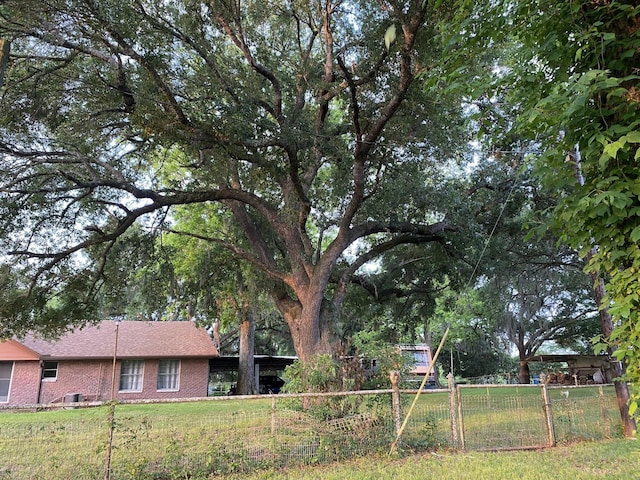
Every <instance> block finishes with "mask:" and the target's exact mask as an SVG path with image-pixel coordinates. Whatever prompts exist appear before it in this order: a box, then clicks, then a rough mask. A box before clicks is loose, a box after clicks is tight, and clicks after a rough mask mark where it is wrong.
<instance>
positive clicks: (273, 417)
mask: <svg viewBox="0 0 640 480" xmlns="http://www.w3.org/2000/svg"><path fill="white" fill-rule="evenodd" d="M275 434H276V396H275V395H273V394H272V395H271V435H275Z"/></svg>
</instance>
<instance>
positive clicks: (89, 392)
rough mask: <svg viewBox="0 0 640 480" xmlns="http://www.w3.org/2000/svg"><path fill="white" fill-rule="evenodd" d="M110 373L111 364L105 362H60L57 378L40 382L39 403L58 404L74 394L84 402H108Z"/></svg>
mask: <svg viewBox="0 0 640 480" xmlns="http://www.w3.org/2000/svg"><path fill="white" fill-rule="evenodd" d="M111 371H112V362H110V361H106V360H103V361H100V360H90V361H86V360H80V361H68V360H67V361H60V362H58V376H57V378H55V379H48V378H45V379H43V380H42V388H41V393H40V403H51V402H60V401H62V400H64V397H65V395H68V394H75V393H80V394H82V397H83V399H84V400H109V394H110V392H111ZM116 382H117V378H116ZM116 388H117V387H116Z"/></svg>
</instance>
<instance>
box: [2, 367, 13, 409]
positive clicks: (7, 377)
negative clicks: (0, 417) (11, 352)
mask: <svg viewBox="0 0 640 480" xmlns="http://www.w3.org/2000/svg"><path fill="white" fill-rule="evenodd" d="M11 372H13V362H0V403H7V402H8V401H9V387H10V386H11Z"/></svg>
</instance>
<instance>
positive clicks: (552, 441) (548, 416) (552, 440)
mask: <svg viewBox="0 0 640 480" xmlns="http://www.w3.org/2000/svg"><path fill="white" fill-rule="evenodd" d="M542 403H543V407H542V408H543V410H544V418H545V420H546V426H547V440H548V442H549V446H550V447H555V446H556V432H555V430H554V428H553V412H552V411H551V401H550V400H549V392H548V391H547V385H546V384H544V383H543V384H542Z"/></svg>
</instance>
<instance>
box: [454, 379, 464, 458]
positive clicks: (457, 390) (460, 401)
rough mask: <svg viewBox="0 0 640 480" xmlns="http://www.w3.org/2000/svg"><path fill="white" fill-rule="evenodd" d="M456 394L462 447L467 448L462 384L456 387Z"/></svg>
mask: <svg viewBox="0 0 640 480" xmlns="http://www.w3.org/2000/svg"><path fill="white" fill-rule="evenodd" d="M455 390H456V396H457V397H458V398H457V400H458V423H459V425H460V430H459V431H460V449H461V450H464V449H465V443H464V415H462V393H461V391H460V386H458V387H456V389H455Z"/></svg>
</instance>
